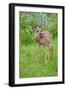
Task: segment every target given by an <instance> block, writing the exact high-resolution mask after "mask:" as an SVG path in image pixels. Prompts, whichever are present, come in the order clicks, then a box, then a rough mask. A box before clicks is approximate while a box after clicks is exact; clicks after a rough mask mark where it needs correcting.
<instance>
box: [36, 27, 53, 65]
mask: <svg viewBox="0 0 66 90" xmlns="http://www.w3.org/2000/svg"><path fill="white" fill-rule="evenodd" d="M34 32H35V40H36V42H37V43H38V44H39V46H43V47H44V48H45V49H46V50H45V63H46V64H47V63H48V62H49V59H50V58H49V57H50V54H52V59H53V42H52V34H51V33H50V32H48V31H44V30H42V28H41V27H40V26H38V27H36V28H34ZM51 51H52V53H51Z"/></svg>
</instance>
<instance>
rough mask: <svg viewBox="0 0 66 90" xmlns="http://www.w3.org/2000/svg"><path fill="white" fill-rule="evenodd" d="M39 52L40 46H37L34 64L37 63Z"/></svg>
mask: <svg viewBox="0 0 66 90" xmlns="http://www.w3.org/2000/svg"><path fill="white" fill-rule="evenodd" d="M39 50H40V46H38V48H36V62H37V63H39Z"/></svg>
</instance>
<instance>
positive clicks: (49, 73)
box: [19, 12, 58, 78]
mask: <svg viewBox="0 0 66 90" xmlns="http://www.w3.org/2000/svg"><path fill="white" fill-rule="evenodd" d="M19 15H20V16H19V17H20V22H19V23H20V27H19V30H20V32H19V38H20V39H19V77H20V78H30V77H53V76H57V75H58V30H57V14H55V13H54V14H52V13H40V12H39V13H37V12H36V13H35V12H20V14H19ZM43 18H44V19H43ZM37 25H41V26H42V28H43V30H47V31H49V32H50V33H51V34H52V36H53V59H52V57H50V60H49V62H48V63H47V64H46V63H45V53H44V52H45V48H43V47H40V48H39V47H38V44H37V43H36V42H35V39H34V33H33V31H32V30H33V27H35V26H37ZM37 51H38V52H39V53H38V54H37ZM50 54H51V51H50ZM38 56H39V58H38Z"/></svg>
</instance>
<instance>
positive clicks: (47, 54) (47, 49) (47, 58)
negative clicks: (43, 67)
mask: <svg viewBox="0 0 66 90" xmlns="http://www.w3.org/2000/svg"><path fill="white" fill-rule="evenodd" d="M48 62H49V48H48V47H46V49H45V63H46V64H47V63H48Z"/></svg>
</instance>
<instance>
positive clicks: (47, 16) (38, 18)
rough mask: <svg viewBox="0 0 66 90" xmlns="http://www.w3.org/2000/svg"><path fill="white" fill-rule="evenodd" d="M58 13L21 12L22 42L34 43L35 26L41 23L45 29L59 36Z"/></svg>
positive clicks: (54, 35)
mask: <svg viewBox="0 0 66 90" xmlns="http://www.w3.org/2000/svg"><path fill="white" fill-rule="evenodd" d="M57 19H58V18H57V14H56V13H43V12H20V43H22V44H26V45H27V44H33V43H34V39H33V36H34V35H33V34H34V33H33V27H36V26H38V25H40V26H41V27H42V28H43V30H47V31H49V32H50V33H52V36H53V39H54V38H55V37H56V36H57V34H58V31H57Z"/></svg>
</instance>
